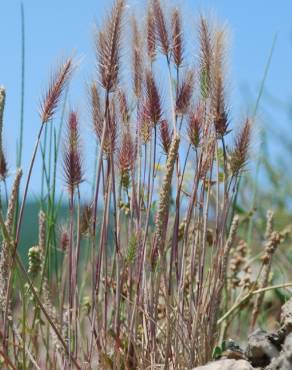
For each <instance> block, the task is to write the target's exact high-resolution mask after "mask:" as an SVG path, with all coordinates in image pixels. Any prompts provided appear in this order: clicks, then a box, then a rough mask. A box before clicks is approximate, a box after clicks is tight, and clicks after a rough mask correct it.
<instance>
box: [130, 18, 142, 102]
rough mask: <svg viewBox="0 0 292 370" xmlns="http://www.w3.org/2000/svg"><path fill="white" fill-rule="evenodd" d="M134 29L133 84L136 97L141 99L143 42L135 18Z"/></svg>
mask: <svg viewBox="0 0 292 370" xmlns="http://www.w3.org/2000/svg"><path fill="white" fill-rule="evenodd" d="M132 29H133V46H132V47H133V51H132V65H133V83H134V92H135V95H136V97H137V98H139V97H140V95H141V92H142V82H143V62H142V42H141V34H140V31H139V29H138V25H137V20H136V18H134V17H133V19H132Z"/></svg>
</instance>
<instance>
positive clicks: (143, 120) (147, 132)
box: [138, 102, 152, 144]
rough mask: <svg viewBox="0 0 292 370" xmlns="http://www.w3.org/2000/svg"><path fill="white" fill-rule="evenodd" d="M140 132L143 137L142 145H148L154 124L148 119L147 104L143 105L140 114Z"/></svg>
mask: <svg viewBox="0 0 292 370" xmlns="http://www.w3.org/2000/svg"><path fill="white" fill-rule="evenodd" d="M138 120H139V132H140V135H141V139H142V143H143V144H146V143H147V142H148V141H149V140H150V139H151V131H152V124H151V122H150V119H149V117H148V110H147V104H146V102H143V103H142V104H141V108H140V109H139V114H138Z"/></svg>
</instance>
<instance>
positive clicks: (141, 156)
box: [0, 0, 281, 369]
mask: <svg viewBox="0 0 292 370" xmlns="http://www.w3.org/2000/svg"><path fill="white" fill-rule="evenodd" d="M145 14H146V19H145V24H143V25H141V23H140V22H138V21H137V19H136V16H135V15H133V14H132V15H131V16H129V14H128V13H127V9H126V3H125V1H124V0H116V1H115V2H114V5H113V7H112V10H111V12H110V13H109V15H108V17H107V19H106V20H105V23H104V24H103V26H102V27H101V28H100V30H99V31H98V32H97V33H96V35H95V48H96V59H97V60H96V66H97V70H96V71H95V77H94V78H93V80H92V81H91V83H90V111H91V121H92V122H91V128H92V129H93V131H94V133H95V136H96V140H95V141H94V144H95V145H96V155H95V157H94V159H95V160H94V176H93V177H94V178H93V179H90V174H88V173H87V172H86V171H85V169H86V168H87V165H86V163H85V162H86V156H85V154H86V153H84V155H83V152H82V145H81V139H82V133H83V132H82V130H81V129H80V117H81V116H80V115H79V114H77V112H76V111H75V110H70V111H69V113H68V119H67V122H68V123H67V127H66V133H65V135H63V136H62V135H61V128H60V131H59V138H63V162H62V164H63V166H62V168H63V182H64V186H65V187H66V189H67V190H68V207H67V210H68V215H67V219H66V220H65V222H64V220H61V219H60V217H59V214H58V209H59V204H58V202H57V201H56V182H55V178H56V171H57V170H56V169H57V164H58V162H59V157H58V151H59V145H58V143H59V142H58V140H57V139H56V137H57V135H56V131H53V130H55V128H56V123H54V126H51V127H53V128H51V134H48V133H49V132H50V131H49V130H50V128H48V127H50V125H53V122H52V119H53V117H55V116H56V114H57V108H58V107H59V105H60V100H61V98H62V96H63V92H64V90H65V89H66V88H67V86H68V82H69V80H70V78H71V77H72V72H73V70H74V65H73V60H72V59H71V58H68V59H67V60H66V61H65V62H64V63H63V64H61V66H60V67H59V69H58V70H57V72H56V73H55V74H54V75H53V77H52V79H51V82H50V84H49V88H48V90H47V92H46V93H45V95H44V98H43V101H42V104H41V112H40V121H41V127H40V130H39V133H38V136H37V142H36V146H35V149H34V152H33V156H32V160H31V163H30V166H29V171H28V175H27V180H26V182H25V184H24V185H25V186H24V193H23V200H22V203H21V208H20V210H19V211H18V210H17V209H15V206H14V204H15V199H16V198H15V197H16V196H18V195H17V194H18V188H19V182H20V177H21V170H18V172H17V177H16V180H15V183H14V186H13V189H12V193H11V197H10V200H9V202H8V210H7V221H6V223H5V222H1V227H2V234H3V241H2V247H1V255H0V265H1V267H2V268H1V271H0V274H1V281H0V284H1V285H0V287H1V290H0V303H1V307H0V308H1V310H0V311H1V317H2V318H3V325H2V324H1V325H0V334H1V335H0V339H1V341H2V343H3V348H4V352H3V353H4V355H5V357H3V359H2V360H3V361H4V362H5V361H6V363H7V361H8V360H9V361H10V362H11V363H13V364H14V366H15V368H22V369H29V368H32V366H35V367H36V368H40V369H43V368H44V369H45V368H50V369H73V368H78V369H81V368H82V369H83V368H84V369H99V368H100V369H146V368H151V369H158V368H164V369H189V368H191V367H194V366H195V365H200V364H204V363H206V362H207V361H209V360H210V359H211V357H212V352H213V349H214V347H215V346H216V345H217V344H218V343H219V341H220V339H222V335H223V336H225V334H226V332H227V329H228V326H229V325H230V317H231V315H232V314H233V313H234V312H235V311H236V310H237V306H236V305H235V306H234V308H232V310H231V311H228V307H226V305H225V302H233V300H232V298H233V297H231V296H230V295H229V292H230V291H231V290H232V289H233V290H234V291H235V292H237V290H236V289H238V287H239V285H240V284H239V283H238V281H239V280H240V279H239V275H240V273H239V271H237V270H236V269H237V268H238V267H239V266H242V265H243V264H247V263H248V261H247V260H246V258H245V252H244V250H243V248H242V247H241V248H239V247H237V245H238V244H239V245H242V243H244V242H242V241H241V242H239V243H238V237H237V233H238V232H239V229H240V225H241V218H239V217H238V216H237V215H235V216H234V217H233V213H234V209H233V208H232V207H233V205H234V199H235V197H236V192H237V190H238V182H239V179H240V177H241V176H242V174H243V172H244V169H245V168H246V164H247V162H248V159H249V149H250V143H251V136H252V120H251V119H249V118H246V120H244V121H243V124H242V126H241V128H240V129H239V131H238V133H237V134H236V135H235V139H232V138H231V137H229V136H231V135H229V133H230V132H231V131H232V130H233V123H232V120H231V117H232V115H231V114H230V108H229V105H228V101H227V99H226V70H225V58H226V55H225V53H226V50H225V49H226V43H225V36H226V35H225V29H223V28H221V27H220V26H218V25H216V24H210V22H209V21H208V19H207V18H206V17H203V16H200V18H199V30H198V37H199V48H200V50H199V53H198V55H199V57H198V58H197V59H196V58H195V56H193V57H192V58H191V60H189V59H188V53H187V50H186V45H187V43H186V40H185V34H184V23H183V22H184V17H183V15H182V14H181V12H180V10H179V8H174V9H172V11H171V12H170V13H169V14H170V16H169V17H168V16H167V13H166V12H165V9H164V8H163V6H162V4H161V3H160V1H159V0H150V1H149V4H148V5H147V11H146V12H145ZM127 20H130V21H129V22H127ZM127 24H129V27H128V29H127V31H128V33H131V36H132V38H131V43H129V44H127V45H124V43H123V34H124V33H125V32H126V28H127ZM125 57H128V58H130V60H129V59H127V60H125ZM129 66H131V70H130V72H131V78H129V79H127V81H126V82H125V83H123V78H122V73H123V72H124V71H125V70H127V68H128V67H129ZM161 68H163V69H164V70H165V71H166V75H165V74H161V76H160V77H159V78H157V76H158V73H157V71H158V70H161ZM4 101H5V90H4V89H3V88H0V155H1V158H2V156H3V151H2V126H3V109H4ZM43 131H45V134H43ZM48 135H50V141H49V144H48V142H47V141H46V140H48ZM61 144H62V142H61ZM86 144H87V143H86ZM47 145H48V146H49V149H50V150H46V148H47ZM39 149H41V152H42V160H43V163H42V175H43V176H42V178H43V179H44V180H43V181H44V183H45V182H46V185H47V194H45V190H43V194H42V199H41V201H40V205H41V210H40V213H39V241H38V244H37V245H34V244H35V243H34V244H32V245H34V246H33V247H31V248H30V249H29V253H28V268H27V270H26V269H25V268H24V267H23V264H22V262H21V259H20V257H19V254H18V252H19V249H20V248H21V247H22V246H21V230H22V227H23V222H22V221H23V217H24V209H25V205H26V201H27V197H28V195H29V184H30V179H31V174H32V171H33V167H34V163H35V160H36V154H37V152H38V150H39ZM48 153H50V154H48ZM52 153H53V154H52ZM47 156H49V158H47ZM52 156H53V157H52ZM52 158H54V160H55V163H54V166H52V161H53V159H52ZM52 179H53V180H52ZM88 182H91V184H90V185H91V188H92V193H91V194H90V195H89V192H87V191H86V190H84V189H86V186H87V183H88ZM43 189H45V186H44V187H43ZM1 195H2V193H1ZM1 204H2V208H1V215H2V212H3V210H4V206H3V200H2V202H1ZM2 219H3V217H1V218H0V221H1V220H2ZM270 229H271V230H270ZM269 230H270V231H269V235H267V242H266V245H265V251H264V259H263V261H264V262H263V267H262V270H261V273H260V274H259V279H258V280H259V283H260V286H259V287H260V288H262V289H265V288H266V286H267V285H268V280H269V273H270V268H271V260H272V256H273V254H274V253H275V251H276V247H277V246H278V244H279V243H280V241H281V240H280V239H279V238H278V236H279V235H278V234H277V233H275V232H274V231H273V229H272V228H271V227H270V228H269ZM240 243H241V244H240ZM230 255H231V256H232V258H231V260H229V256H230ZM239 259H240V261H239ZM244 270H245V271H250V268H249V267H246V266H244ZM16 274H17V275H18V274H20V276H21V279H20V281H16V279H14V276H16ZM235 280H236V281H237V284H235ZM232 284H233V285H232ZM230 287H231V288H230ZM255 287H256V282H251V281H250V282H249V285H247V284H246V285H245V286H244V288H243V289H251V292H252V289H255ZM229 288H230V289H229ZM18 292H19V293H18ZM251 296H252V293H250V297H251ZM223 298H224V299H223ZM262 299H263V296H262V295H259V296H258V299H257V300H255V302H254V322H255V321H256V318H257V315H258V309H259V307H260V306H261V303H262ZM235 302H236V300H235ZM224 312H225V314H224ZM221 315H223V316H221ZM12 323H16V326H17V327H18V326H19V328H17V331H16V330H15V325H13V324H12ZM223 324H224V325H223ZM222 333H223V334H222ZM220 334H221V335H220Z"/></svg>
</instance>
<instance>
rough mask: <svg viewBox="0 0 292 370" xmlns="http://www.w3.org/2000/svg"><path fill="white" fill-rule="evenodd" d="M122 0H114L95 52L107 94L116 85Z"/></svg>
mask: <svg viewBox="0 0 292 370" xmlns="http://www.w3.org/2000/svg"><path fill="white" fill-rule="evenodd" d="M124 7H125V1H124V0H116V2H115V4H114V6H113V8H112V11H111V14H110V16H109V18H108V20H107V23H106V25H105V27H104V29H103V30H102V31H100V32H99V34H98V38H97V42H96V50H97V59H98V67H99V73H100V79H101V84H102V86H103V87H104V89H105V90H106V91H107V92H112V91H114V90H115V89H116V87H117V84H118V75H119V69H120V49H121V31H122V15H123V11H124Z"/></svg>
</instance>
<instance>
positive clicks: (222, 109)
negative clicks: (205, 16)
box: [211, 30, 229, 138]
mask: <svg viewBox="0 0 292 370" xmlns="http://www.w3.org/2000/svg"><path fill="white" fill-rule="evenodd" d="M224 44H225V33H224V31H223V30H218V31H217V32H216V34H215V47H214V49H215V51H214V63H213V64H214V65H213V75H212V79H213V86H212V93H211V98H212V99H211V110H212V114H213V117H214V125H215V130H216V133H217V135H218V137H219V138H223V137H224V136H225V135H226V134H228V132H229V131H228V126H229V117H228V116H229V114H228V108H227V106H226V102H225V86H224V75H225V70H224V62H225V61H224V57H225V56H224V54H225V53H224V52H225V50H224V47H225V45H224Z"/></svg>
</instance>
